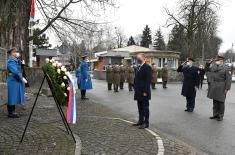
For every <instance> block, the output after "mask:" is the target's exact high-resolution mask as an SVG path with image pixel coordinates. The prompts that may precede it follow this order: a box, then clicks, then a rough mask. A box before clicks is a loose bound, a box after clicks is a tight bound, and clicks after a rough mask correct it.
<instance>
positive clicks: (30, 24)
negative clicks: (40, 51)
mask: <svg viewBox="0 0 235 155" xmlns="http://www.w3.org/2000/svg"><path fill="white" fill-rule="evenodd" d="M32 36H33V22H29V37H32ZM29 67H33V39H32V40H30V41H29Z"/></svg>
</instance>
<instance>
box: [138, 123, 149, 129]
mask: <svg viewBox="0 0 235 155" xmlns="http://www.w3.org/2000/svg"><path fill="white" fill-rule="evenodd" d="M148 127H149V125H146V124H142V125H141V126H140V127H139V129H145V128H148Z"/></svg>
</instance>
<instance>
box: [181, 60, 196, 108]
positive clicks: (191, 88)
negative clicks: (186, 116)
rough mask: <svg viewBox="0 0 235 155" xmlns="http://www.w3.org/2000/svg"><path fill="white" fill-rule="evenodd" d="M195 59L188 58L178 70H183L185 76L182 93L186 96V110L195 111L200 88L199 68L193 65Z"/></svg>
mask: <svg viewBox="0 0 235 155" xmlns="http://www.w3.org/2000/svg"><path fill="white" fill-rule="evenodd" d="M193 62H194V59H192V58H188V59H187V61H185V62H184V63H183V64H181V65H180V66H179V67H178V69H177V71H178V72H182V73H183V76H184V80H183V86H182V92H181V94H182V95H183V96H184V97H186V101H187V104H186V110H185V111H186V112H193V111H194V108H195V98H196V92H197V89H198V88H199V82H200V79H199V74H198V68H197V67H195V66H193Z"/></svg>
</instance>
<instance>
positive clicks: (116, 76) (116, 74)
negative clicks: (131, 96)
mask: <svg viewBox="0 0 235 155" xmlns="http://www.w3.org/2000/svg"><path fill="white" fill-rule="evenodd" d="M119 84H120V67H119V65H118V64H115V66H114V67H113V88H114V92H118V86H119Z"/></svg>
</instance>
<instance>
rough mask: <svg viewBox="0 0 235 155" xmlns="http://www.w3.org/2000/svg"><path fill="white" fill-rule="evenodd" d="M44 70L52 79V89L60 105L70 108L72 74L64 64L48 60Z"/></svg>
mask: <svg viewBox="0 0 235 155" xmlns="http://www.w3.org/2000/svg"><path fill="white" fill-rule="evenodd" d="M43 70H44V71H45V72H46V74H47V75H48V76H49V77H50V79H51V84H52V87H53V88H52V89H53V90H54V93H55V95H56V97H57V99H58V101H59V105H61V106H68V96H69V91H70V86H69V81H68V76H69V75H70V73H69V72H68V71H67V69H66V68H65V66H63V65H62V63H59V62H57V61H55V60H54V59H48V58H47V59H46V64H45V65H44V66H43ZM53 90H52V91H53Z"/></svg>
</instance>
